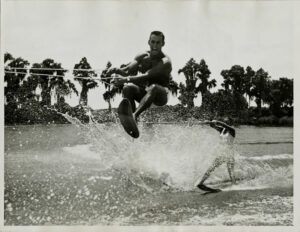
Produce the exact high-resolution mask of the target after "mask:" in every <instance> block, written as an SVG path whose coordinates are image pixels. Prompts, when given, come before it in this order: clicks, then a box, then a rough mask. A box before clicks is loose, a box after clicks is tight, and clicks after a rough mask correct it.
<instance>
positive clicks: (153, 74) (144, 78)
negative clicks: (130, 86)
mask: <svg viewBox="0 0 300 232" xmlns="http://www.w3.org/2000/svg"><path fill="white" fill-rule="evenodd" d="M171 71H172V63H171V60H170V59H169V58H168V57H164V58H163V59H162V60H161V61H160V62H159V63H158V64H157V65H155V66H154V67H153V68H151V69H150V70H148V71H147V72H146V73H145V74H141V75H137V76H131V77H129V78H128V81H129V82H132V83H134V84H144V83H147V82H148V81H150V80H155V78H157V77H159V78H168V79H169V76H170V74H171Z"/></svg>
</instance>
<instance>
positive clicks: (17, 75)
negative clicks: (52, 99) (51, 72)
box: [4, 53, 29, 104]
mask: <svg viewBox="0 0 300 232" xmlns="http://www.w3.org/2000/svg"><path fill="white" fill-rule="evenodd" d="M4 62H5V64H6V66H5V71H7V72H5V75H4V81H5V82H6V86H5V88H4V94H5V97H6V102H7V104H10V103H13V104H17V103H18V102H20V100H21V98H22V94H21V92H20V88H21V84H22V82H23V81H24V79H25V77H26V72H27V67H28V66H29V62H28V61H27V60H24V59H23V58H21V57H19V58H13V56H12V55H11V54H9V53H5V54H4Z"/></svg>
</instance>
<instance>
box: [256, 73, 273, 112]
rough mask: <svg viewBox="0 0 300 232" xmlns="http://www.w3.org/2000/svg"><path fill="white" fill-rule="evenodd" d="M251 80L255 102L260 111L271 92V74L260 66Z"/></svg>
mask: <svg viewBox="0 0 300 232" xmlns="http://www.w3.org/2000/svg"><path fill="white" fill-rule="evenodd" d="M251 82H252V89H251V94H252V96H254V97H255V103H256V105H257V108H258V112H260V110H261V106H262V103H263V102H264V101H266V100H267V97H268V95H269V92H270V76H269V74H268V73H267V72H266V71H265V70H263V69H262V68H260V69H259V70H257V71H256V72H255V75H254V77H253V78H252V81H251Z"/></svg>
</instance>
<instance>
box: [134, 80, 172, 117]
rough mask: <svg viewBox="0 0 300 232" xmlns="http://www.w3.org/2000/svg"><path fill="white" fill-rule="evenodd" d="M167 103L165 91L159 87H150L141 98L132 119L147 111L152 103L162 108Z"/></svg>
mask: <svg viewBox="0 0 300 232" xmlns="http://www.w3.org/2000/svg"><path fill="white" fill-rule="evenodd" d="M167 102H168V92H167V90H166V89H165V88H164V87H162V86H160V85H155V84H153V85H151V86H150V88H149V89H148V90H147V94H146V95H145V96H144V97H143V98H142V100H141V102H140V104H139V106H138V108H137V109H136V111H135V112H134V117H135V118H138V116H139V115H140V114H141V113H142V112H143V111H145V110H146V109H148V108H149V107H150V106H151V104H152V103H154V104H155V105H158V106H163V105H165V104H167Z"/></svg>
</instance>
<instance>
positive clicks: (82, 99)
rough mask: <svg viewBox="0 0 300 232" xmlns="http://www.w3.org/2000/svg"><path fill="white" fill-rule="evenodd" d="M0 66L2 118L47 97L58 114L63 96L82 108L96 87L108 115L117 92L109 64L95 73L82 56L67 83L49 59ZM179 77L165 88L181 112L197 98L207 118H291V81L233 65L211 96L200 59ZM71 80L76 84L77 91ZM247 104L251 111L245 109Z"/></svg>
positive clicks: (209, 81)
mask: <svg viewBox="0 0 300 232" xmlns="http://www.w3.org/2000/svg"><path fill="white" fill-rule="evenodd" d="M124 65H125V64H123V65H121V67H123V66H124ZM4 66H5V75H4V81H5V90H4V93H5V110H6V112H5V115H6V116H7V117H11V114H12V113H14V112H16V111H18V112H22V111H21V110H22V109H24V110H30V108H31V110H32V109H33V108H32V106H35V107H37V108H38V106H41V107H42V106H46V107H52V106H51V96H55V98H56V103H55V104H54V106H55V107H56V108H57V109H60V110H65V109H66V108H69V109H70V108H71V107H70V106H69V105H68V104H67V103H66V102H65V97H66V96H69V95H71V94H76V95H77V96H79V103H78V106H77V108H80V107H82V106H87V105H88V92H89V90H90V89H93V88H96V87H99V85H100V84H103V85H104V87H105V92H104V93H103V98H104V100H105V101H106V102H107V103H108V108H109V111H111V101H112V100H113V98H114V97H115V96H116V95H117V94H120V93H121V91H120V89H118V88H116V87H114V86H113V85H111V79H110V73H109V72H108V70H109V69H110V68H111V67H112V64H111V63H110V62H108V63H107V65H106V67H105V69H104V70H102V71H101V73H99V75H97V72H96V71H95V70H93V69H92V67H91V65H90V64H89V62H88V60H87V59H86V58H85V57H83V58H82V59H81V60H80V61H79V63H77V64H75V65H74V69H73V72H72V75H73V76H74V78H73V81H71V80H67V79H66V72H67V69H64V68H63V67H62V65H61V63H58V62H56V61H54V60H53V59H45V60H43V61H42V62H41V63H34V64H32V65H31V66H30V63H29V62H28V61H27V60H25V59H23V58H21V57H18V58H14V57H13V56H12V55H11V54H9V53H5V54H4ZM179 74H183V75H184V77H185V81H184V83H182V82H181V83H179V84H178V83H177V82H176V81H174V80H171V83H170V90H171V92H172V94H173V95H174V96H177V97H178V100H179V102H180V106H182V108H185V110H186V111H188V110H192V109H195V105H194V100H195V98H197V97H198V95H199V94H200V95H201V97H202V104H201V107H200V108H201V112H202V113H203V112H205V113H206V114H207V115H210V117H213V118H216V117H225V116H230V117H236V118H243V117H245V115H247V117H248V116H249V115H250V116H252V117H257V118H259V117H262V116H275V117H284V116H288V117H291V116H292V115H293V79H289V78H287V77H280V78H279V79H277V80H276V79H272V78H271V76H270V75H269V74H268V72H267V71H265V70H264V69H263V68H260V69H258V70H256V71H255V70H253V69H252V68H251V67H250V66H247V67H246V68H244V67H242V66H240V65H233V66H232V67H231V68H230V69H224V70H222V71H221V73H220V74H221V76H222V77H223V82H222V83H221V88H220V89H218V90H217V91H215V92H211V90H212V89H213V88H215V87H216V86H217V82H216V80H215V79H214V78H211V72H210V70H209V67H208V65H207V64H206V62H205V60H204V59H202V60H200V62H196V61H195V59H193V58H191V59H190V60H189V61H188V62H187V63H186V64H185V65H184V66H183V67H182V68H181V69H180V70H178V75H179ZM74 81H77V82H78V83H79V84H80V86H81V90H80V91H79V90H78V89H77V88H76V86H75V84H74ZM37 92H40V93H37ZM253 101H254V102H255V103H256V104H255V105H256V107H253V106H251V102H253ZM28 108H29V109H28ZM39 110H40V111H41V109H39ZM19 114H20V113H19ZM7 117H6V118H7ZM16 117H18V116H15V119H16ZM15 119H11V120H8V121H14V120H15Z"/></svg>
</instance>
